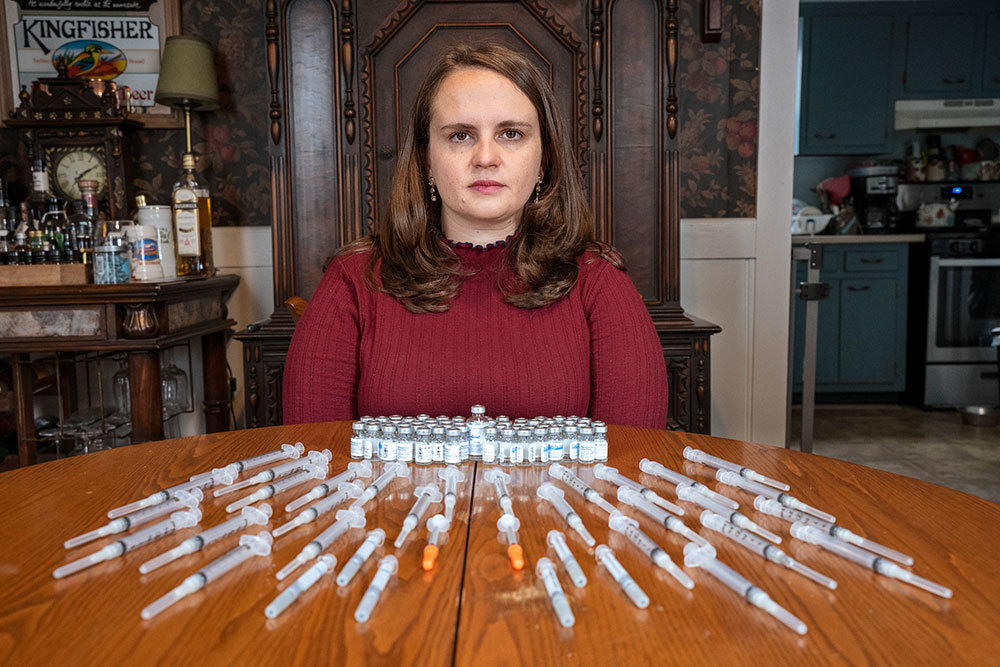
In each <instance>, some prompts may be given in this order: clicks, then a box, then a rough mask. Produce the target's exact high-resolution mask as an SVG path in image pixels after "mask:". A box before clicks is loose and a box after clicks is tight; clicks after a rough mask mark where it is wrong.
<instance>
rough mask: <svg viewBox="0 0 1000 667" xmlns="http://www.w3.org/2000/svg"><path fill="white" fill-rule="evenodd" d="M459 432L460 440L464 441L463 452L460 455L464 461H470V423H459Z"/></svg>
mask: <svg viewBox="0 0 1000 667" xmlns="http://www.w3.org/2000/svg"><path fill="white" fill-rule="evenodd" d="M458 432H459V436H458V438H459V442H461V443H462V452H461V455H460V456H461V458H462V460H463V461H468V460H469V425H468V424H464V423H463V424H459V425H458Z"/></svg>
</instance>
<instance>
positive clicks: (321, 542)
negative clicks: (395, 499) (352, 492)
mask: <svg viewBox="0 0 1000 667" xmlns="http://www.w3.org/2000/svg"><path fill="white" fill-rule="evenodd" d="M364 527H365V513H364V510H362V509H361V508H358V507H350V508H348V509H346V510H337V520H336V521H335V522H334V523H333V524H332V525H331V526H329V527H328V528H327V529H326V530H324V531H323V532H322V533H320V534H319V535H317V536H316V539H314V540H313V541H312V542H310V543H309V544H307V545H306V546H305V547H303V549H302V551H300V552H299V555H298V556H296V557H295V558H293V559H292V560H291V561H289V562H288V564H287V565H285V567H283V568H281V569H280V570H278V573H277V574H276V575H275V577H277V578H278V580H279V581H281V580H282V579H284V578H285V577H287V576H288V575H290V574H291V573H292V572H294V571H295V570H296V568H298V567H299V566H300V565H302V564H303V563H305V562H308V561H310V560H312V559H313V558H315V557H316V556H318V555H319V552H321V551H323V550H325V549H328V548H329V547H330V545H331V544H333V541H334V540H335V539H337V538H338V537H340V536H341V535H343V534H344V533H346V532H347V529H348V528H364Z"/></svg>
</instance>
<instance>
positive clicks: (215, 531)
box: [139, 503, 271, 574]
mask: <svg viewBox="0 0 1000 667" xmlns="http://www.w3.org/2000/svg"><path fill="white" fill-rule="evenodd" d="M270 517H271V506H270V505H268V504H267V503H261V504H260V505H257V506H255V507H244V508H243V511H242V512H240V516H234V517H233V518H232V519H229V520H228V521H223V522H222V523H220V524H219V525H217V526H212V527H211V528H209V529H208V530H205V531H202V532H200V533H198V534H197V535H193V536H191V537H189V538H187V539H186V540H184V541H183V542H181V543H180V544H178V545H177V546H176V547H174V548H173V549H171V550H170V551H166V552H164V553H162V554H160V555H159V556H157V557H156V558H152V559H150V560H147V561H146V562H145V563H143V564H142V565H140V566H139V572H141V573H142V574H148V573H150V572H152V571H153V570H155V569H157V568H160V567H163V566H164V565H166V564H167V563H170V562H173V561H175V560H177V559H178V558H181V557H183V556H187V555H188V554H193V553H194V552H196V551H201V550H202V549H204V548H205V547H207V546H208V545H209V544H213V543H215V542H218V541H219V540H221V539H222V538H224V537H228V536H229V535H232V534H233V533H238V532H239V531H241V530H243V529H244V528H249V527H250V526H254V525H256V526H263V525H265V524H266V523H267V522H268V520H270Z"/></svg>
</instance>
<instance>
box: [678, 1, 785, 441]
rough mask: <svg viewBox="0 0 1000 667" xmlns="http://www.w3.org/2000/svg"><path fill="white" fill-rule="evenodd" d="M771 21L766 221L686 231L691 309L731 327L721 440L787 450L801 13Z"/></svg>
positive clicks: (773, 9) (717, 403) (685, 289)
mask: <svg viewBox="0 0 1000 667" xmlns="http://www.w3.org/2000/svg"><path fill="white" fill-rule="evenodd" d="M762 11H763V21H762V23H763V25H762V29H761V57H760V69H761V76H760V121H759V133H760V134H759V136H758V147H759V150H758V157H757V170H758V171H757V217H756V218H727V219H716V220H700V219H699V220H682V221H681V305H683V306H684V309H685V310H686V311H688V312H690V313H691V314H693V315H696V316H698V317H701V318H704V319H707V320H709V321H712V322H715V323H716V324H718V325H720V326H721V327H722V333H720V334H718V335H716V336H713V337H712V405H711V410H712V435H718V436H723V437H728V438H737V439H740V440H751V441H754V442H762V443H766V444H771V445H778V446H783V445H784V442H785V429H786V425H785V418H786V414H785V413H786V393H785V391H786V390H785V387H786V382H787V368H788V285H789V279H790V273H789V272H790V267H791V236H790V235H789V215H790V213H789V211H790V206H791V200H792V152H793V144H794V141H793V139H794V132H795V73H796V60H795V59H796V40H797V32H798V3H797V2H795V1H794V0H789V1H786V2H764V3H763V10H762ZM681 159H682V160H683V159H684V158H683V156H681Z"/></svg>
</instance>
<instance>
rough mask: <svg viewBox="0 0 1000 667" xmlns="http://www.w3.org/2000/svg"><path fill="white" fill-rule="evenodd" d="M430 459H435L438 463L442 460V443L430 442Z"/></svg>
mask: <svg viewBox="0 0 1000 667" xmlns="http://www.w3.org/2000/svg"><path fill="white" fill-rule="evenodd" d="M431 460H432V461H437V462H438V463H440V462H442V461H444V443H443V442H434V443H431Z"/></svg>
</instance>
